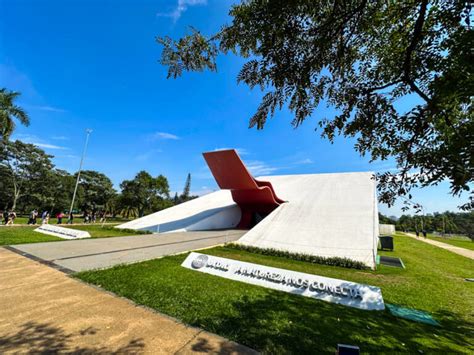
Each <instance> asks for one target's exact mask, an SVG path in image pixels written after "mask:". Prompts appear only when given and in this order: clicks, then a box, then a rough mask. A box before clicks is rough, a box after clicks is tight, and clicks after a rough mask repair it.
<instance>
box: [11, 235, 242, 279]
mask: <svg viewBox="0 0 474 355" xmlns="http://www.w3.org/2000/svg"><path fill="white" fill-rule="evenodd" d="M245 232H246V231H243V230H223V231H205V232H183V233H169V234H150V235H140V236H132V237H114V238H96V239H82V240H71V241H64V242H63V241H61V242H48V243H32V244H18V245H12V246H10V247H9V248H13V249H15V250H16V251H18V252H20V253H26V254H29V255H30V256H33V257H36V258H38V259H41V260H43V261H46V262H49V263H54V264H55V265H57V266H59V267H61V268H65V269H68V270H70V271H84V270H91V269H98V268H108V267H111V266H114V265H118V264H124V263H125V264H127V263H134V262H139V261H143V260H150V259H155V258H159V257H162V256H165V255H171V254H177V253H181V252H186V251H190V250H196V249H202V248H208V247H211V246H214V245H219V244H223V243H226V242H231V241H235V240H237V239H239V238H240V237H241V236H242V235H243V234H244V233H245Z"/></svg>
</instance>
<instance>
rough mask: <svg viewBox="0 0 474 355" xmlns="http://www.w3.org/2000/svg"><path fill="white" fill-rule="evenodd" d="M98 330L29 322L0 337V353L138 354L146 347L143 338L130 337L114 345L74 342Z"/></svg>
mask: <svg viewBox="0 0 474 355" xmlns="http://www.w3.org/2000/svg"><path fill="white" fill-rule="evenodd" d="M97 331H98V329H95V328H93V327H88V328H86V329H83V330H81V331H79V332H78V333H66V332H65V331H64V330H63V329H61V328H58V327H54V326H52V325H50V324H47V323H37V322H28V323H25V324H23V325H22V326H21V329H20V330H19V331H18V332H17V333H15V334H12V335H7V336H3V337H0V353H2V354H4V353H22V354H24V353H29V354H57V353H74V354H101V355H107V354H139V353H142V352H143V350H144V348H145V344H144V343H143V340H142V339H133V340H131V341H130V342H129V343H128V344H126V345H124V346H122V347H119V348H117V349H110V348H107V347H105V346H98V347H95V346H78V345H76V343H77V342H78V340H79V338H80V337H84V336H88V335H95V334H96V333H97ZM81 343H83V341H81Z"/></svg>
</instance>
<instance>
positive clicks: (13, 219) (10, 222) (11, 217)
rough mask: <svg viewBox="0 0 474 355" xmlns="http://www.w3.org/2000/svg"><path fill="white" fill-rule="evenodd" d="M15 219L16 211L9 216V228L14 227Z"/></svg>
mask: <svg viewBox="0 0 474 355" xmlns="http://www.w3.org/2000/svg"><path fill="white" fill-rule="evenodd" d="M15 218H16V213H15V212H14V211H10V214H9V215H8V221H7V226H12V225H13V222H14V221H15Z"/></svg>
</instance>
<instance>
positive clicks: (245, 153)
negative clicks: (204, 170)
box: [214, 148, 249, 155]
mask: <svg viewBox="0 0 474 355" xmlns="http://www.w3.org/2000/svg"><path fill="white" fill-rule="evenodd" d="M229 149H235V150H236V151H237V154H239V155H247V154H249V152H248V150H247V149H244V148H216V149H214V151H215V152H218V151H220V150H229Z"/></svg>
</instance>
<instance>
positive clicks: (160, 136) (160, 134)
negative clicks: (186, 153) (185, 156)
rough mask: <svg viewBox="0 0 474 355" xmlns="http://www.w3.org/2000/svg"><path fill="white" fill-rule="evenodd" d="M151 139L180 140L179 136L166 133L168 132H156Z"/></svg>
mask: <svg viewBox="0 0 474 355" xmlns="http://www.w3.org/2000/svg"><path fill="white" fill-rule="evenodd" d="M150 138H151V139H152V140H157V139H172V140H177V139H179V137H178V136H176V135H174V134H172V133H166V132H156V133H153V134H152V135H151V136H150Z"/></svg>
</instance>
